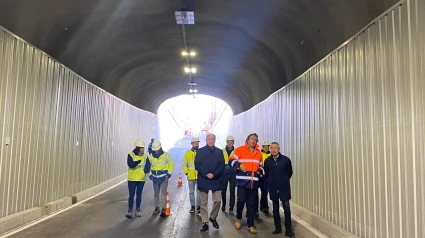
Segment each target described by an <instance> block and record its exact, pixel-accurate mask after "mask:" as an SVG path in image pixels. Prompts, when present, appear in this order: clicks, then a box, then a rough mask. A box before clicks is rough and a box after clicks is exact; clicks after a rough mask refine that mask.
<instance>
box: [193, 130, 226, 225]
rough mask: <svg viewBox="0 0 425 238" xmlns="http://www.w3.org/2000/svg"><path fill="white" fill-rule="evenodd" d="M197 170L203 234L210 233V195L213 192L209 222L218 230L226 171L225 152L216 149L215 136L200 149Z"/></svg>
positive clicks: (210, 136) (196, 159) (209, 137)
mask: <svg viewBox="0 0 425 238" xmlns="http://www.w3.org/2000/svg"><path fill="white" fill-rule="evenodd" d="M195 170H197V171H198V190H199V192H200V193H199V194H200V197H201V218H202V228H201V232H206V231H208V229H209V228H208V193H209V191H210V190H211V191H212V200H213V209H212V211H211V214H210V218H209V221H210V222H211V223H212V224H213V226H214V228H216V229H218V228H219V226H218V223H217V220H216V219H217V216H218V212H219V210H220V204H221V189H222V181H221V179H220V177H221V175H222V173H223V170H224V156H223V151H222V150H221V149H219V148H217V147H215V135H214V134H209V135H207V145H206V146H204V147H202V148H200V149H198V151H197V152H196V157H195Z"/></svg>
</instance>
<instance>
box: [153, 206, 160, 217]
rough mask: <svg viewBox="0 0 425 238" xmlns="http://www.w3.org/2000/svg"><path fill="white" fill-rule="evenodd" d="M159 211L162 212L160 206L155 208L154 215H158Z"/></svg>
mask: <svg viewBox="0 0 425 238" xmlns="http://www.w3.org/2000/svg"><path fill="white" fill-rule="evenodd" d="M159 213H160V210H159V207H155V210H154V211H153V212H152V215H153V216H158V214H159Z"/></svg>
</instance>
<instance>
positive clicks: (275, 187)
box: [264, 153, 292, 201]
mask: <svg viewBox="0 0 425 238" xmlns="http://www.w3.org/2000/svg"><path fill="white" fill-rule="evenodd" d="M264 170H265V178H266V180H267V181H268V187H269V195H270V200H272V201H278V200H279V199H280V200H281V201H287V200H289V199H291V185H290V183H289V179H290V178H291V177H292V164H291V160H290V159H289V158H288V157H286V156H284V155H282V154H280V153H279V157H278V158H277V162H275V160H274V158H273V156H270V157H269V158H267V159H266V160H265V162H264Z"/></svg>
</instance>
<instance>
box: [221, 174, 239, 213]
mask: <svg viewBox="0 0 425 238" xmlns="http://www.w3.org/2000/svg"><path fill="white" fill-rule="evenodd" d="M220 179H221V181H222V184H223V188H222V189H221V201H222V203H221V204H222V207H226V204H227V203H226V200H227V199H226V195H227V185H229V188H230V204H229V208H230V210H233V208H234V207H235V188H236V175H234V174H226V175H223V176H221V178H220Z"/></svg>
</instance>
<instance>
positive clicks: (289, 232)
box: [285, 229, 295, 237]
mask: <svg viewBox="0 0 425 238" xmlns="http://www.w3.org/2000/svg"><path fill="white" fill-rule="evenodd" d="M285 236H289V237H293V236H295V233H294V232H293V231H292V230H291V229H286V232H285Z"/></svg>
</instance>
